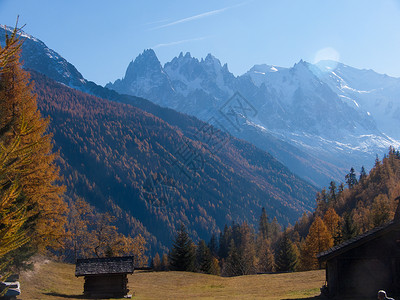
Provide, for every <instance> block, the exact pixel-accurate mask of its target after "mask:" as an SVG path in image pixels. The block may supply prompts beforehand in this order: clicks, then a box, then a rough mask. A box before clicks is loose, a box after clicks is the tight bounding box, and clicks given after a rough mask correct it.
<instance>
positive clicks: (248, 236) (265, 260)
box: [152, 147, 400, 276]
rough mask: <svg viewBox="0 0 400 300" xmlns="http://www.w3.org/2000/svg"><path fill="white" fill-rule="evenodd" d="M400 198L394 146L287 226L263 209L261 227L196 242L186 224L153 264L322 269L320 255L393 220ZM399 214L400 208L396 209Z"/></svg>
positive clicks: (226, 271)
mask: <svg viewBox="0 0 400 300" xmlns="http://www.w3.org/2000/svg"><path fill="white" fill-rule="evenodd" d="M399 200H400V153H399V151H398V150H397V151H396V150H395V149H394V148H393V147H390V149H389V153H388V154H387V155H385V156H384V158H383V159H382V161H380V160H379V159H378V158H377V159H376V161H375V166H374V167H373V169H372V170H371V171H370V173H369V174H367V173H366V172H365V169H364V167H363V168H362V169H361V170H360V173H359V175H358V176H357V175H356V172H355V170H354V169H353V168H351V169H350V172H349V173H348V174H347V175H346V176H345V183H341V184H339V185H337V184H336V183H335V182H333V181H332V182H331V183H330V186H329V188H328V189H326V188H324V189H322V190H321V191H320V192H318V193H317V195H316V209H315V211H314V212H313V213H309V214H303V216H302V217H301V218H300V219H299V220H298V221H297V222H296V223H295V224H294V226H290V225H289V226H288V227H287V228H286V229H283V230H282V228H281V227H280V225H279V224H278V222H277V221H276V219H274V220H273V221H272V222H270V221H269V220H268V216H267V212H266V210H265V209H264V208H263V209H262V213H261V216H260V218H259V225H258V228H257V231H256V230H254V228H253V227H252V226H250V225H248V224H247V223H246V222H244V223H242V224H235V223H232V225H230V226H225V228H224V230H223V231H222V232H221V233H220V235H219V238H217V237H216V236H215V235H213V236H212V238H211V239H210V241H209V242H208V243H206V242H205V241H203V240H200V241H199V242H198V243H197V245H195V244H194V243H193V242H192V240H191V239H190V238H189V235H188V234H187V232H186V229H185V227H184V226H183V225H182V226H181V228H180V231H179V232H178V233H177V235H176V237H175V240H174V243H173V246H172V249H171V251H170V253H169V254H168V255H166V254H164V255H163V259H162V260H160V257H159V255H158V254H157V255H156V256H155V257H154V258H153V260H152V264H153V267H154V269H155V270H179V271H193V272H202V273H208V274H215V275H222V276H238V275H247V274H256V273H270V272H288V271H289V272H290V271H305V270H312V269H318V268H321V267H322V266H320V265H319V263H318V260H317V254H318V253H320V252H323V251H325V250H328V249H329V248H331V247H332V246H335V245H338V244H340V243H343V242H344V241H346V240H348V239H351V238H353V237H355V236H357V235H359V234H362V233H364V232H365V231H368V230H370V229H372V228H374V227H377V226H381V225H384V224H385V223H387V222H389V221H391V220H392V219H393V217H394V216H395V214H396V209H397V210H398V207H399ZM397 214H398V216H399V217H400V211H397Z"/></svg>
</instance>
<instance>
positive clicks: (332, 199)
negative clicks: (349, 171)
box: [329, 181, 337, 205]
mask: <svg viewBox="0 0 400 300" xmlns="http://www.w3.org/2000/svg"><path fill="white" fill-rule="evenodd" d="M336 202H337V198H336V182H334V181H331V183H330V184H329V203H331V204H333V205H335V204H336Z"/></svg>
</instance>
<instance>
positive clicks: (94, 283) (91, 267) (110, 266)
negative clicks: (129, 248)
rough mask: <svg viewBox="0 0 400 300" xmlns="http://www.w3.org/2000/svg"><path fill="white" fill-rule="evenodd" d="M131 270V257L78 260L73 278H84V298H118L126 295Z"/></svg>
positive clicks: (132, 268)
mask: <svg viewBox="0 0 400 300" xmlns="http://www.w3.org/2000/svg"><path fill="white" fill-rule="evenodd" d="M133 270H134V267H133V257H132V256H127V257H106V258H88V259H78V260H77V261H76V269H75V276H77V277H79V276H85V284H84V288H83V290H84V291H83V293H84V295H85V296H86V297H93V298H96V297H97V298H111V297H114V298H118V297H125V296H126V295H127V294H128V292H129V290H128V277H127V274H132V273H133Z"/></svg>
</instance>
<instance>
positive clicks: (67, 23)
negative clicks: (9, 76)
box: [0, 0, 400, 85]
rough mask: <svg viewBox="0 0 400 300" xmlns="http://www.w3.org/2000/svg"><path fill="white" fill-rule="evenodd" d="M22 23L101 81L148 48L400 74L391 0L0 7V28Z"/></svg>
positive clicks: (91, 1) (45, 2)
mask: <svg viewBox="0 0 400 300" xmlns="http://www.w3.org/2000/svg"><path fill="white" fill-rule="evenodd" d="M17 15H20V24H21V25H22V24H26V27H25V31H27V32H28V33H29V34H31V35H34V36H35V37H37V38H39V39H41V40H42V41H43V42H44V43H46V44H47V45H48V46H49V47H50V48H52V49H54V50H55V51H57V52H58V53H60V54H61V55H62V56H63V57H64V58H66V59H67V60H68V61H69V62H71V63H72V64H74V65H75V66H76V67H77V68H78V70H79V71H80V72H81V73H82V74H83V76H84V77H85V78H87V79H89V80H93V81H95V82H96V83H99V84H102V85H103V84H105V83H107V82H109V81H114V80H115V79H117V78H121V77H122V76H124V74H125V70H126V67H127V65H128V63H129V62H130V61H131V60H133V59H134V58H135V57H136V56H137V55H138V54H139V53H141V52H142V51H143V50H144V49H147V48H153V49H154V50H155V51H156V54H157V56H158V58H159V60H160V61H161V63H165V62H166V61H169V60H171V59H172V58H173V57H174V56H177V55H179V53H180V52H181V51H182V52H187V51H189V52H191V54H192V56H194V57H197V58H201V57H205V56H206V55H207V54H208V53H212V54H213V55H214V56H216V57H217V58H219V59H220V60H221V63H223V64H224V63H227V64H228V67H229V70H230V71H231V72H233V73H234V74H235V75H241V74H243V73H244V72H246V71H247V70H248V69H250V68H251V67H252V66H253V65H254V64H260V63H266V64H272V65H278V66H284V67H289V66H292V65H293V64H294V63H296V62H298V61H299V60H300V59H303V60H306V61H309V62H314V61H315V60H318V59H324V58H335V59H337V60H339V61H341V62H343V63H345V64H349V65H351V66H354V67H358V68H367V69H374V70H375V71H377V72H379V73H386V74H388V75H392V76H396V77H400V1H399V0H379V1H375V0H374V1H369V0H324V1H322V0H304V1H300V0H291V1H288V0H274V1H269V0H247V1H246V0H229V1H228V0H219V1H217V0H213V1H212V0H202V1H192V0H185V1H183V0H179V1H178V0H169V1H165V0H164V1H161V0H159V1H155V0H146V1H135V0H118V1H103V0H79V1H78V0H68V1H67V0H64V1H61V0H59V1H54V0H35V1H32V0H0V23H1V24H6V25H13V24H15V20H16V16H17Z"/></svg>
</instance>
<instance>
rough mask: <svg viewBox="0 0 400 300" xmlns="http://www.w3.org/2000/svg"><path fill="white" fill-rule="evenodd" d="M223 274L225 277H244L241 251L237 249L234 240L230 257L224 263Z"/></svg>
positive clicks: (231, 243) (230, 249)
mask: <svg viewBox="0 0 400 300" xmlns="http://www.w3.org/2000/svg"><path fill="white" fill-rule="evenodd" d="M223 274H224V275H225V276H240V275H244V271H243V268H242V262H241V259H240V254H239V250H238V249H237V248H236V246H235V242H234V240H233V239H231V242H230V246H229V253H228V257H227V259H226V261H225V263H224V269H223Z"/></svg>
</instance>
